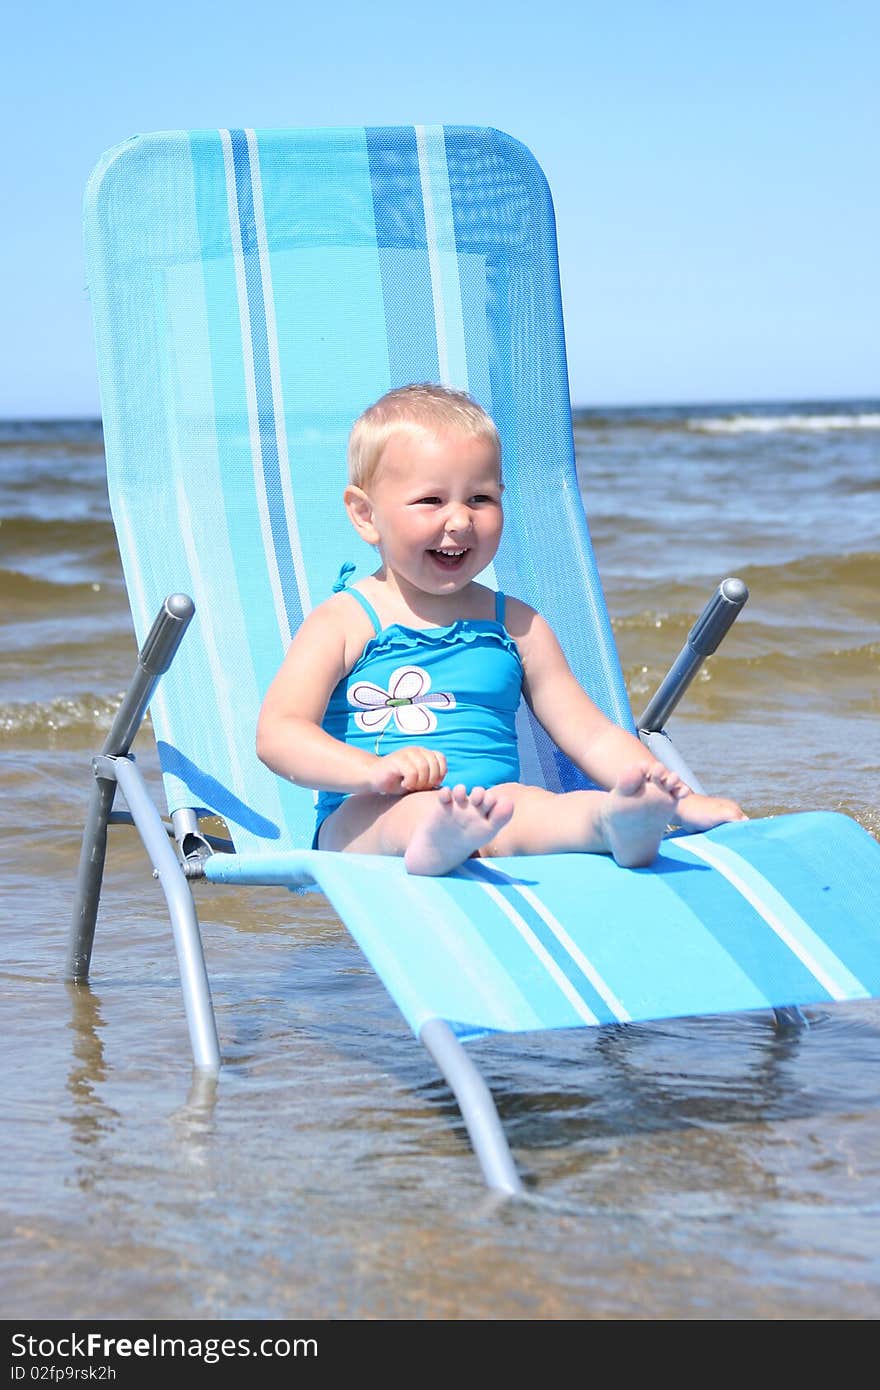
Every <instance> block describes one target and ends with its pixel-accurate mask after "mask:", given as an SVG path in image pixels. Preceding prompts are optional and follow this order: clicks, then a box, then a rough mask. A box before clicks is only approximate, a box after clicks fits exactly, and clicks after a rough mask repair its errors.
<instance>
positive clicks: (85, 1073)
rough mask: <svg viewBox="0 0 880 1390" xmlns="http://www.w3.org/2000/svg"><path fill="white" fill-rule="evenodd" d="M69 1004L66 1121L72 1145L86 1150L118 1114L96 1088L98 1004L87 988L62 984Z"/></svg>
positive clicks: (104, 1070)
mask: <svg viewBox="0 0 880 1390" xmlns="http://www.w3.org/2000/svg"><path fill="white" fill-rule="evenodd" d="M64 987H65V989H66V990H67V998H68V1001H69V1003H70V1022H69V1024H68V1027H69V1028H70V1030H71V1033H72V1035H73V1056H72V1058H71V1064H70V1067H69V1069H68V1073H67V1089H68V1091H69V1093H70V1096H71V1099H72V1100H73V1108H72V1110H71V1112H70V1114H69V1115H68V1116H66V1117H65V1118H66V1119H67V1120H68V1121H69V1123H70V1126H71V1131H72V1134H73V1138H74V1142H75V1143H77V1144H80V1145H82V1146H84V1147H86V1148H88V1147H90V1146H92V1145H94V1144H96V1143H97V1142H98V1141H99V1140H100V1139H101V1137H102V1136H103V1135H104V1134H105V1133H106V1132H107V1130H108V1129H112V1128H113V1126H114V1125H115V1124H117V1123H118V1122H119V1118H120V1116H119V1111H118V1110H115V1109H114V1108H113V1106H111V1105H108V1104H107V1103H106V1101H104V1100H103V1098H102V1097H101V1094H100V1091H99V1087H100V1086H101V1085H102V1083H104V1082H106V1081H107V1078H108V1066H107V1062H106V1060H105V1058H104V1041H103V1038H102V1033H103V1030H104V1028H105V1026H106V1025H105V1022H104V1017H103V1014H102V1012H101V1001H100V999H99V997H98V995H97V994H95V993H94V991H93V990H92V989H91V988H90V987H89V986H88V985H74V984H71V983H69V982H65V986H64Z"/></svg>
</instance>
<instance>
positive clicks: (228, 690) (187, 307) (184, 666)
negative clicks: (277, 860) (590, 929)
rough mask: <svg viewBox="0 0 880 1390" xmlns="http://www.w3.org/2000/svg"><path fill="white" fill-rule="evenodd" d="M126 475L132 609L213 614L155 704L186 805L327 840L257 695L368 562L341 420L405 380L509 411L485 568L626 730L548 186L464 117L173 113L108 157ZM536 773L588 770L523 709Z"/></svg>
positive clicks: (103, 352) (94, 281)
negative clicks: (211, 126) (229, 117)
mask: <svg viewBox="0 0 880 1390" xmlns="http://www.w3.org/2000/svg"><path fill="white" fill-rule="evenodd" d="M85 233H86V259H87V269H88V281H89V292H90V297H91V303H92V310H93V316H94V324H95V336H96V345H97V354H98V369H99V380H100V389H101V404H102V413H103V420H104V439H105V449H106V457H107V471H108V483H109V490H110V501H111V507H112V511H113V517H114V521H115V525H116V530H117V535H118V538H119V545H120V552H121V556H122V562H123V568H124V572H125V579H126V585H127V588H128V593H129V597H130V601H131V605H132V612H133V616H134V623H135V629H136V633H137V636H138V639H139V640H141V639H142V638H143V636H144V634H145V633H146V631H147V629H148V628H149V625H150V623H151V621H152V619H153V617H154V616H155V613H156V611H157V610H158V608H159V606H160V604H161V602H162V600H163V599H164V598H165V596H166V595H167V594H169V593H172V592H185V593H188V594H190V595H191V597H192V598H193V599H194V601H195V604H196V618H195V620H194V622H193V623H192V625H191V627H190V630H189V632H188V633H187V635H186V638H185V639H184V642H183V644H182V646H181V649H180V651H179V653H178V655H177V657H176V659H175V662H174V664H173V667H172V670H171V671H170V672H169V673H168V675H167V676H166V677H164V678H163V682H162V685H161V689H160V690H159V692H158V694H157V696H156V698H155V699H154V701H153V705H152V708H151V714H152V718H153V724H154V728H155V732H156V736H157V740H158V743H159V751H160V757H161V762H162V769H163V774H164V777H165V785H166V793H167V797H168V804H169V809H170V810H172V811H173V810H177V809H180V808H183V807H194V808H197V809H205V810H209V811H212V812H215V813H217V814H219V815H221V816H223V817H224V818H225V820H226V821H227V823H228V825H229V828H230V831H231V833H232V836H233V839H234V840H235V842H236V845H237V847H238V848H239V849H243V848H249V849H253V848H255V847H257V846H258V845H260V844H262V845H265V846H266V847H267V848H270V847H271V848H272V849H277V848H279V847H283V846H284V845H295V846H301V845H305V844H308V843H309V841H310V838H311V833H312V828H313V798H312V795H311V793H309V792H306V791H303V790H302V789H297V788H294V787H291V786H287V785H285V784H283V783H282V782H281V780H280V779H278V778H276V777H274V776H273V775H272V774H271V773H269V772H268V771H267V770H266V769H265V768H264V767H262V765H261V764H260V763H259V762H258V761H257V758H256V755H255V752H254V729H255V724H256V716H257V712H258V709H259V705H260V701H261V699H262V696H263V693H264V692H265V690H266V688H267V686H268V684H269V682H270V680H271V678H272V676H273V675H274V673H275V671H276V670H277V668H278V666H279V664H280V662H281V659H282V656H283V654H284V651H285V649H286V646H287V644H288V642H289V640H290V636H291V634H292V633H293V632H294V631H295V630H296V627H297V625H298V623H299V622H300V621H301V618H302V616H303V614H304V613H306V612H308V611H309V609H310V608H311V607H313V606H314V605H315V604H317V603H318V602H320V601H321V600H322V599H324V598H325V597H326V596H327V595H328V594H329V593H330V592H331V589H332V585H333V583H334V581H335V579H336V577H337V574H338V571H339V568H340V565H341V564H342V563H343V562H344V561H347V560H351V561H353V562H354V563H355V564H356V566H357V573H358V574H365V573H369V572H370V571H371V570H372V569H373V568H375V563H376V561H375V555H374V553H373V552H372V551H371V550H369V548H368V547H366V546H365V545H363V543H362V542H360V541H359V540H358V539H357V537H356V536H355V534H354V532H353V531H352V529H351V527H350V525H349V523H348V521H347V518H346V517H345V514H344V511H343V507H342V502H341V494H342V489H343V487H344V484H345V476H346V463H345V455H346V440H347V436H348V432H349V429H350V427H351V424H352V422H353V420H354V419H355V417H356V416H357V415H358V414H359V413H360V412H361V410H362V409H363V408H364V407H365V406H366V405H368V404H369V403H370V402H372V401H373V400H375V399H376V398H377V397H379V396H380V395H381V394H382V393H383V392H384V391H386V390H387V389H389V388H390V387H392V386H397V385H401V384H403V383H406V382H411V381H440V382H444V383H447V384H450V385H453V386H456V387H460V388H464V389H467V390H468V391H470V392H471V394H472V395H473V396H474V397H475V398H476V399H477V400H478V401H480V403H481V404H482V405H483V406H485V408H486V409H487V410H488V411H489V412H490V413H491V414H492V415H493V417H494V419H495V420H496V422H497V424H498V428H499V430H500V434H501V438H502V446H503V466H504V479H505V489H506V490H505V515H506V522H505V533H504V539H503V542H502V546H501V549H500V551H499V554H498V556H497V558H496V561H495V565H494V574H488V575H487V576H486V578H487V581H488V582H490V583H493V584H495V585H497V587H499V588H501V589H503V590H504V591H505V592H507V593H511V594H515V595H517V596H518V597H520V598H522V599H524V600H526V601H527V602H529V603H531V604H533V605H534V606H535V607H536V608H538V609H540V611H541V612H542V613H544V615H545V616H546V617H547V619H548V621H549V622H550V623H551V624H552V625H553V626H554V628H555V629H556V631H557V632H558V633H559V635H560V638H561V640H562V643H563V646H564V648H565V650H566V652H567V655H568V658H569V660H570V662H571V664H572V667H573V669H574V671H575V673H576V675H577V676H578V678H579V679H580V680H581V682H582V683H583V685H584V686H585V688H586V689H587V690H588V691H589V692H590V693H591V694H592V696H593V698H594V699H595V700H596V701H597V703H598V704H599V705H600V706H601V707H602V708H603V709H605V710H606V712H607V713H608V714H610V715H611V716H612V718H614V719H616V720H618V721H619V722H620V723H622V724H623V725H625V726H627V727H632V716H631V713H630V709H629V705H628V702H627V697H626V691H625V687H624V683H623V679H622V675H621V671H620V665H619V661H618V657H617V653H616V649H615V646H614V641H613V637H612V634H611V628H610V624H609V621H608V617H607V612H606V609H605V604H604V600H603V597H602V592H601V588H600V584H599V579H598V576H597V573H596V569H595V564H594V561H593V555H592V550H591V546H590V541H589V536H588V533H587V527H586V522H585V519H584V515H583V508H582V504H581V499H580V495H579V491H578V486H577V480H576V474H575V465H574V447H573V438H572V426H571V408H570V401H569V391H568V379H567V371H566V360H565V345H564V336H563V326H562V313H561V303H560V293H559V277H558V267H557V254H556V239H555V225H554V218H553V210H552V204H551V200H550V195H549V192H548V189H547V185H546V181H545V179H544V177H543V174H542V172H541V170H540V169H539V167H538V166H537V164H536V163H535V160H534V158H533V157H532V155H531V154H530V153H529V152H528V150H526V149H525V148H524V147H523V146H522V145H521V144H519V143H518V142H516V141H515V140H513V139H511V138H510V137H509V136H507V135H504V134H501V133H500V132H498V131H494V130H484V129H476V128H469V127H402V128H392V129H362V128H357V129H336V130H289V131H260V132H253V131H243V130H238V131H235V130H233V131H211V132H205V131H199V132H185V131H182V132H170V133H160V134H155V135H148V136H143V137H137V138H135V139H133V140H131V141H129V142H127V143H125V144H123V145H121V146H119V147H117V148H115V149H113V150H111V151H109V152H108V153H107V154H106V155H105V156H104V157H103V159H102V160H101V161H100V163H99V165H98V167H97V168H96V170H95V171H94V173H93V175H92V178H91V180H90V182H89V186H88V190H87V193H86V204H85ZM520 728H521V745H522V759H523V776H524V779H525V780H529V781H536V782H540V783H543V784H545V785H547V786H550V787H553V788H557V789H558V788H560V787H563V788H567V787H573V786H577V785H582V779H581V778H580V774H578V773H577V772H576V770H575V769H574V768H573V767H572V766H571V765H570V764H569V763H568V761H567V759H565V758H564V757H562V755H561V754H560V753H559V752H558V750H556V749H555V748H554V747H553V746H552V745H551V743H550V741H549V740H548V739H547V737H546V735H545V734H544V733H543V731H541V730H540V729H539V728H538V727H537V726H535V725H534V722H533V721H532V720H531V717H530V716H529V715H528V714H527V712H526V711H525V710H524V711H523V712H522V713H521V717H520Z"/></svg>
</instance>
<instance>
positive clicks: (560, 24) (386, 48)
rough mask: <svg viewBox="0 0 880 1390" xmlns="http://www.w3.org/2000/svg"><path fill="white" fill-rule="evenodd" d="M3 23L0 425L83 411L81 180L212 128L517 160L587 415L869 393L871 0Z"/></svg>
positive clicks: (72, 13)
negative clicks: (550, 246)
mask: <svg viewBox="0 0 880 1390" xmlns="http://www.w3.org/2000/svg"><path fill="white" fill-rule="evenodd" d="M3 28H4V33H3V46H4V50H5V51H4V62H3V69H4V71H3V83H2V89H0V107H2V108H5V110H4V112H3V114H4V124H5V128H6V130H7V134H8V135H9V133H10V132H12V133H13V138H12V139H9V138H7V143H6V146H5V148H4V171H3V186H4V191H5V194H6V197H7V199H8V202H7V206H6V209H5V215H4V217H3V222H2V225H3V232H2V234H0V235H2V239H3V252H4V255H3V261H4V267H5V275H4V285H3V293H2V296H0V314H2V317H3V320H4V322H3V325H2V333H0V417H5V418H24V417H29V416H41V417H45V416H64V415H67V416H79V415H94V414H97V413H98V409H99V406H98V395H97V386H96V377H95V369H94V363H93V353H92V339H91V323H90V318H89V307H88V299H87V295H86V290H85V284H84V280H85V277H84V272H83V261H82V250H81V233H80V214H81V202H82V191H83V187H84V185H85V182H86V179H87V177H88V174H89V172H90V170H91V168H92V166H93V165H94V163H95V162H96V160H97V158H98V156H99V155H100V154H101V152H102V151H103V150H105V149H106V148H108V147H109V146H111V145H114V144H117V143H118V142H119V141H120V140H122V139H124V138H125V137H127V136H129V135H133V134H137V133H143V132H146V131H151V130H167V129H177V128H188V127H211V126H255V127H257V128H259V127H260V126H276V127H277V126H303V125H352V124H353V125H372V124H376V125H395V124H414V123H423V122H424V123H432V122H445V123H449V124H475V125H492V126H497V127H499V128H500V129H502V130H506V131H507V132H508V133H509V134H511V135H513V136H515V137H516V138H517V139H519V140H521V141H523V142H524V143H525V144H526V145H528V146H529V148H530V149H531V150H532V152H533V153H534V154H535V156H536V157H537V159H538V161H539V162H540V163H541V164H542V166H543V168H544V171H545V173H546V174H547V177H548V179H549V181H550V186H551V189H552V191H553V196H554V202H555V206H556V217H557V229H558V239H559V249H560V267H561V276H562V288H563V301H564V308H565V321H566V334H567V342H568V354H569V365H570V377H571V389H572V399H573V401H574V403H575V404H576V405H594V404H598V405H601V404H645V403H667V402H688V403H690V402H698V401H719V402H724V401H740V400H771V399H800V400H807V399H820V398H844V397H859V396H871V395H873V396H876V395H878V394H880V341H878V323H880V255H878V252H880V178H878V175H880V159H878V148H880V81H878V72H880V6H878V5H877V4H876V0H870V2H869V0H835V3H833V4H832V3H831V2H830V0H828V3H822V4H817V3H815V0H813V3H811V0H800V3H790V0H763V2H762V3H759V2H758V0H738V3H736V4H731V3H730V2H729V0H721V2H719V3H716V0H701V3H691V0H686V2H684V0H683V2H682V3H679V2H678V0H665V3H664V2H663V0H632V2H631V3H629V4H626V3H621V4H619V5H611V4H609V3H608V0H602V3H594V0H580V2H579V3H575V2H574V0H571V2H570V0H547V2H546V3H544V4H535V5H525V4H522V3H520V0H507V3H504V4H502V3H501V0H476V2H475V0H467V3H465V2H464V0H446V2H445V3H444V4H443V5H441V6H437V5H434V6H423V5H417V4H414V3H403V0H375V3H374V4H373V5H366V4H364V3H363V0H336V2H335V3H332V4H331V3H328V4H325V5H322V6H319V5H317V4H315V3H310V4H309V5H308V6H306V5H303V4H301V3H300V0H252V3H250V4H247V5H241V4H231V3H228V0H189V3H184V0H176V3H173V4H172V3H170V0H152V3H151V4H149V5H144V6H124V5H119V4H112V5H111V4H105V3H103V2H102V3H97V0H82V3H81V4H79V5H72V4H70V3H69V0H68V3H65V4H63V5H62V4H59V3H57V0H47V3H39V4H36V5H34V6H32V7H25V6H23V5H22V6H16V7H14V8H13V9H12V10H10V11H9V12H8V13H7V16H6V18H5V19H4V26H3Z"/></svg>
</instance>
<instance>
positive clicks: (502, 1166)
mask: <svg viewBox="0 0 880 1390" xmlns="http://www.w3.org/2000/svg"><path fill="white" fill-rule="evenodd" d="M419 1036H420V1037H421V1040H422V1042H423V1043H424V1045H425V1047H426V1048H427V1049H428V1051H429V1052H430V1054H431V1056H432V1057H433V1059H434V1061H435V1062H436V1063H437V1066H438V1067H439V1068H440V1071H441V1072H442V1073H443V1075H444V1077H445V1078H446V1080H447V1082H448V1083H449V1086H450V1089H451V1090H452V1093H453V1095H454V1096H455V1098H456V1100H457V1101H458V1105H459V1109H460V1110H461V1113H462V1117H463V1119H464V1122H465V1125H466V1126H467V1131H468V1134H469V1135H470V1139H471V1143H472V1144H473V1146H474V1152H475V1153H476V1155H477V1158H478V1159H479V1162H480V1166H481V1168H482V1170H483V1176H484V1177H485V1179H486V1182H487V1183H488V1185H489V1187H492V1188H495V1189H496V1190H497V1191H499V1192H507V1193H510V1194H514V1193H518V1192H522V1191H523V1184H522V1179H521V1178H520V1176H519V1173H518V1172H517V1171H516V1167H515V1165H514V1162H513V1158H512V1156H511V1152H510V1148H509V1146H508V1143H507V1139H506V1137H505V1134H504V1130H503V1129H502V1128H501V1121H500V1120H499V1118H498V1111H497V1110H496V1109H495V1102H494V1100H493V1099H492V1094H491V1092H490V1090H489V1088H488V1086H487V1085H486V1083H485V1081H484V1080H483V1078H482V1076H481V1075H480V1073H479V1071H478V1070H477V1068H476V1067H475V1066H474V1064H473V1062H472V1061H471V1059H470V1057H468V1055H467V1053H466V1052H465V1049H464V1048H463V1047H462V1045H461V1043H460V1042H459V1041H458V1038H457V1037H456V1036H455V1034H454V1033H453V1031H452V1029H451V1028H450V1027H449V1024H448V1023H446V1022H445V1021H444V1020H443V1019H441V1018H432V1019H429V1021H428V1022H427V1023H426V1024H424V1026H423V1027H422V1030H421V1032H420V1034H419Z"/></svg>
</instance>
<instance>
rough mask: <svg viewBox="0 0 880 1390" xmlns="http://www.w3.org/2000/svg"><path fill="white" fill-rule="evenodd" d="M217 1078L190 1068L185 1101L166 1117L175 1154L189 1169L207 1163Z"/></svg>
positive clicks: (215, 1101) (212, 1134) (212, 1128)
mask: <svg viewBox="0 0 880 1390" xmlns="http://www.w3.org/2000/svg"><path fill="white" fill-rule="evenodd" d="M218 1081H219V1077H218V1076H216V1075H215V1074H213V1073H211V1072H205V1071H201V1070H200V1069H199V1068H198V1067H193V1070H192V1078H191V1080H190V1087H189V1091H188V1093H187V1097H186V1100H185V1102H184V1104H183V1105H181V1106H180V1107H179V1109H177V1110H175V1111H173V1112H172V1114H171V1116H170V1120H171V1128H172V1132H173V1135H174V1145H175V1147H176V1149H177V1153H178V1156H179V1158H180V1159H182V1160H183V1161H184V1162H185V1163H187V1164H189V1166H190V1167H193V1168H201V1167H205V1165H206V1164H207V1162H208V1158H209V1155H210V1150H211V1141H212V1140H213V1138H214V1112H215V1107H216V1104H217V1085H218Z"/></svg>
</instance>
